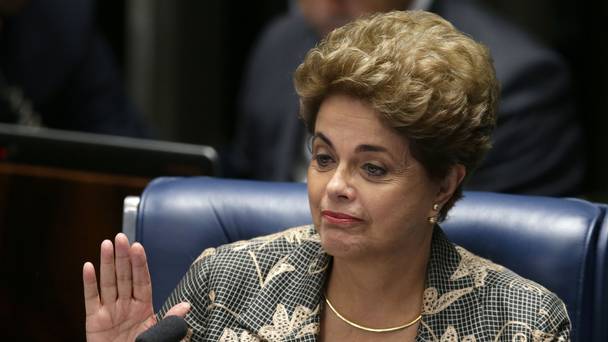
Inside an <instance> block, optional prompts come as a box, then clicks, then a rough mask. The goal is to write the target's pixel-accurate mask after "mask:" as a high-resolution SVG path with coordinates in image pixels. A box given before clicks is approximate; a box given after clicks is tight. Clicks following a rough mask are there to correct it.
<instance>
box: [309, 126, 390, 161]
mask: <svg viewBox="0 0 608 342" xmlns="http://www.w3.org/2000/svg"><path fill="white" fill-rule="evenodd" d="M316 138H319V139H321V140H323V142H325V143H326V144H327V145H329V147H331V148H334V144H333V143H332V142H331V140H329V138H328V137H327V136H325V134H323V133H321V132H317V133H315V134H314V135H313V141H314V139H316ZM355 152H357V153H361V152H384V153H387V154H388V155H391V153H390V152H389V151H388V149H387V148H386V147H382V146H378V145H369V144H362V145H358V146H357V148H355ZM391 156H392V155H391Z"/></svg>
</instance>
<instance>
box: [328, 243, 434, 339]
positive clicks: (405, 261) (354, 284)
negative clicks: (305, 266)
mask: <svg viewBox="0 0 608 342" xmlns="http://www.w3.org/2000/svg"><path fill="white" fill-rule="evenodd" d="M431 236H432V234H427V236H426V237H424V238H422V239H421V240H418V241H413V242H412V243H410V244H408V246H403V248H402V249H400V252H399V253H398V254H395V255H388V256H382V257H374V258H369V259H365V260H347V259H344V258H334V259H333V263H332V268H331V271H330V274H329V278H328V282H327V289H326V294H327V297H328V298H329V299H330V300H331V302H332V303H333V305H334V306H335V307H336V309H337V310H339V311H340V312H341V313H342V314H343V315H344V316H345V317H348V318H350V319H352V320H354V321H358V322H360V323H365V324H368V325H369V326H377V327H385V326H391V325H399V324H402V323H403V322H405V321H408V320H412V319H414V318H415V317H416V316H417V315H418V314H420V312H421V309H422V295H423V292H424V289H425V281H426V271H427V263H428V260H429V257H430V249H431Z"/></svg>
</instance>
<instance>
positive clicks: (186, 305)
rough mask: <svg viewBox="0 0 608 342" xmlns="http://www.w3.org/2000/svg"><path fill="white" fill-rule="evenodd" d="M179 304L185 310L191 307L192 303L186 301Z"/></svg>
mask: <svg viewBox="0 0 608 342" xmlns="http://www.w3.org/2000/svg"><path fill="white" fill-rule="evenodd" d="M181 306H182V307H183V308H184V309H186V310H190V308H191V307H192V305H190V303H188V302H183V303H182V304H181Z"/></svg>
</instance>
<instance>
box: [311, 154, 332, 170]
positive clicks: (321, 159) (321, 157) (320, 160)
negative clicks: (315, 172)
mask: <svg viewBox="0 0 608 342" xmlns="http://www.w3.org/2000/svg"><path fill="white" fill-rule="evenodd" d="M314 160H315V162H316V163H317V165H318V166H319V167H327V166H329V164H331V162H332V161H333V160H332V158H331V156H330V155H328V154H317V155H315V157H314Z"/></svg>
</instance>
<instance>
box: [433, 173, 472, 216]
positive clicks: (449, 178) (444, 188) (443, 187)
mask: <svg viewBox="0 0 608 342" xmlns="http://www.w3.org/2000/svg"><path fill="white" fill-rule="evenodd" d="M466 174H467V170H466V168H465V167H464V165H462V164H456V165H453V166H452V167H450V170H449V171H448V174H447V175H446V176H445V178H444V179H443V180H442V181H441V184H440V185H439V191H438V192H437V196H436V197H435V203H438V204H440V205H441V206H443V204H444V203H445V202H447V201H448V200H449V199H450V198H451V197H452V195H453V194H454V191H456V189H457V188H458V186H459V185H460V183H462V180H463V179H464V177H465V176H466Z"/></svg>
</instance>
